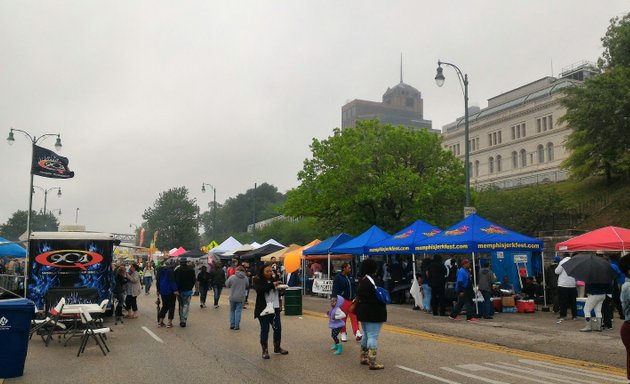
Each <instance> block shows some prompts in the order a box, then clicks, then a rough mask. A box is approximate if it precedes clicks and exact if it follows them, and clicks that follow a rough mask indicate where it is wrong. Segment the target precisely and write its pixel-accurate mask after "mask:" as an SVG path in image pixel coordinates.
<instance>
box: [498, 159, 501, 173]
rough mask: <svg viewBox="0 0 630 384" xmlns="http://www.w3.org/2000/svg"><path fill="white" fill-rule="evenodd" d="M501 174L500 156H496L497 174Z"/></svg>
mask: <svg viewBox="0 0 630 384" xmlns="http://www.w3.org/2000/svg"><path fill="white" fill-rule="evenodd" d="M499 172H501V155H497V173H499Z"/></svg>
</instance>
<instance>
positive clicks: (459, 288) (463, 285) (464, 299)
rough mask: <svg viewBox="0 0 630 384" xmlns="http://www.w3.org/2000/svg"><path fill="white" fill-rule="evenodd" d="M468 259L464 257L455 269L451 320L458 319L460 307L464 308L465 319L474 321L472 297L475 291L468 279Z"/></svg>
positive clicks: (469, 266)
mask: <svg viewBox="0 0 630 384" xmlns="http://www.w3.org/2000/svg"><path fill="white" fill-rule="evenodd" d="M470 268H471V265H470V261H469V260H468V259H464V260H462V262H461V267H460V268H459V270H458V271H457V279H456V280H455V292H457V303H456V304H455V306H454V307H453V311H452V312H451V315H450V318H451V320H459V317H458V316H459V313H460V312H461V310H462V308H465V309H466V320H468V321H476V320H477V318H476V317H475V316H474V315H475V305H474V303H473V298H474V297H475V293H474V291H473V287H472V285H473V283H472V281H470Z"/></svg>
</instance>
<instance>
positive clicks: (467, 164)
mask: <svg viewBox="0 0 630 384" xmlns="http://www.w3.org/2000/svg"><path fill="white" fill-rule="evenodd" d="M442 65H448V66H449V67H452V68H454V69H455V72H457V76H459V79H460V80H461V81H462V82H463V83H464V178H465V179H466V206H465V207H464V216H468V213H472V212H473V211H474V208H472V207H471V206H470V143H469V139H468V74H462V71H461V70H460V69H459V68H458V67H457V66H456V65H455V64H451V63H446V62H444V61H440V60H438V67H437V73H436V75H435V83H436V84H437V86H438V87H441V86H442V85H444V80H445V77H444V74H443V73H442Z"/></svg>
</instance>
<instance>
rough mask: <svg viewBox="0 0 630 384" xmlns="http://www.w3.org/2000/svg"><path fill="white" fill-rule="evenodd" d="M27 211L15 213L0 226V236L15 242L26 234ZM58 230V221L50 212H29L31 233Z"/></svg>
mask: <svg viewBox="0 0 630 384" xmlns="http://www.w3.org/2000/svg"><path fill="white" fill-rule="evenodd" d="M26 220H27V211H17V212H15V213H13V215H12V216H11V217H10V218H9V220H7V222H6V223H4V224H2V225H0V234H2V237H4V238H6V239H7V240H11V241H17V240H18V239H19V237H20V236H22V234H23V233H24V232H26ZM58 228H59V221H58V220H57V218H56V217H55V215H53V214H52V213H51V212H46V214H43V213H37V212H35V211H31V232H35V231H46V232H56V231H57V229H58Z"/></svg>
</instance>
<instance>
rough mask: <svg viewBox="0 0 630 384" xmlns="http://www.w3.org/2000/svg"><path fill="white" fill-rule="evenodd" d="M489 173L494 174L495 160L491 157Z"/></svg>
mask: <svg viewBox="0 0 630 384" xmlns="http://www.w3.org/2000/svg"><path fill="white" fill-rule="evenodd" d="M488 173H490V174H492V173H494V158H493V157H491V158H489V159H488Z"/></svg>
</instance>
